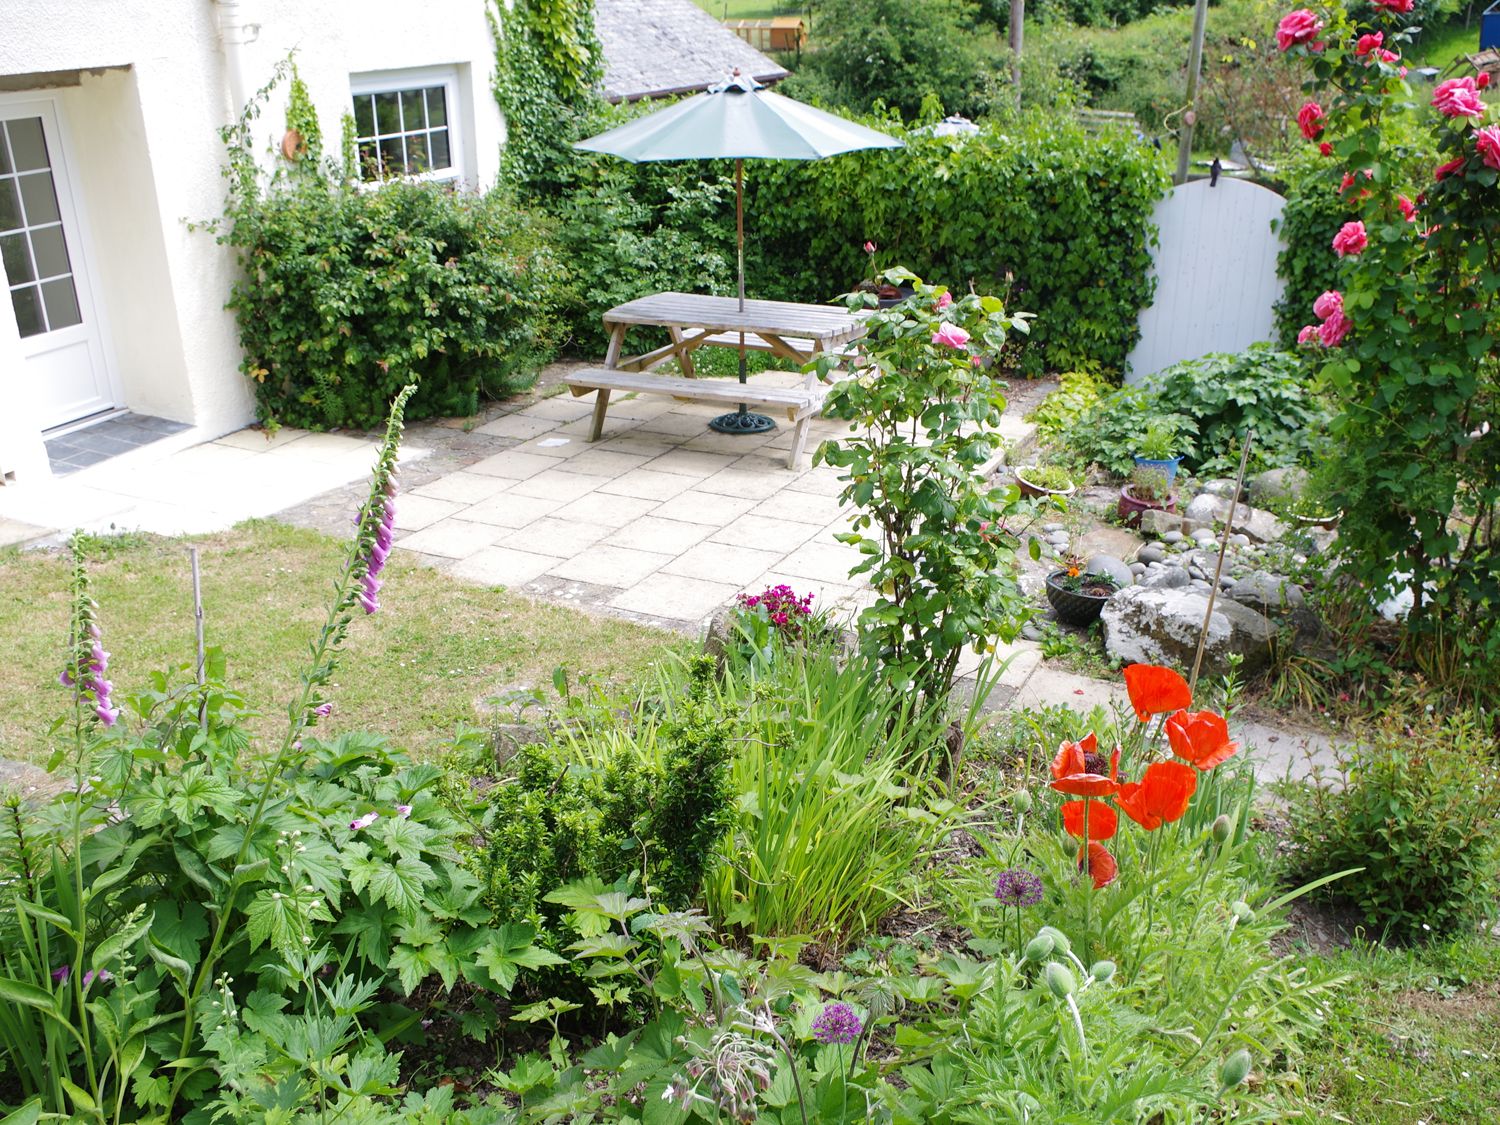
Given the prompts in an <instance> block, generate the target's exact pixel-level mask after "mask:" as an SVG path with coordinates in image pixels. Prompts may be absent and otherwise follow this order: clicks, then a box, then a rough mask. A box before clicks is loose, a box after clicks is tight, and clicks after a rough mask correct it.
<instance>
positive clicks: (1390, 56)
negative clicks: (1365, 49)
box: [1375, 50, 1406, 78]
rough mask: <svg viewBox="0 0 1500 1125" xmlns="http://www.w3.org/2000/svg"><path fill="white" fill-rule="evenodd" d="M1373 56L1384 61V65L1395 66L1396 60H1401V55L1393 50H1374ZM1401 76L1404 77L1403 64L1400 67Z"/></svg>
mask: <svg viewBox="0 0 1500 1125" xmlns="http://www.w3.org/2000/svg"><path fill="white" fill-rule="evenodd" d="M1375 57H1376V58H1377V59H1379V60H1380V61H1381V62H1383V63H1385V64H1386V66H1395V65H1396V64H1397V63H1398V62H1400V61H1401V56H1400V55H1398V54H1396V52H1395V51H1385V50H1380V51H1376V52H1375ZM1401 77H1402V78H1405V77H1406V67H1404V66H1403V67H1402V68H1401Z"/></svg>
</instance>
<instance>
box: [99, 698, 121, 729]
mask: <svg viewBox="0 0 1500 1125" xmlns="http://www.w3.org/2000/svg"><path fill="white" fill-rule="evenodd" d="M94 714H96V715H98V716H99V721H100V722H101V723H103V724H104V725H105V726H106V727H112V726H114V725H115V721H116V720H117V719H119V717H120V709H119V708H118V707H111V706H110V705H109V703H108V702H107V701H106V702H104V703H100V704H99V705H98V706H97V707H95V708H94Z"/></svg>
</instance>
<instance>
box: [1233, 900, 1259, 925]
mask: <svg viewBox="0 0 1500 1125" xmlns="http://www.w3.org/2000/svg"><path fill="white" fill-rule="evenodd" d="M1229 912H1230V913H1231V914H1233V915H1234V916H1235V918H1237V919H1238V920H1239V921H1240V922H1241V923H1244V922H1248V921H1250V919H1252V918H1254V917H1255V911H1253V910H1251V909H1250V904H1249V903H1248V902H1243V901H1241V902H1231V903H1230V904H1229Z"/></svg>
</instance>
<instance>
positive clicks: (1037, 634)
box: [1021, 621, 1042, 641]
mask: <svg viewBox="0 0 1500 1125" xmlns="http://www.w3.org/2000/svg"><path fill="white" fill-rule="evenodd" d="M1021 636H1023V637H1025V638H1026V639H1027V640H1028V641H1039V640H1041V639H1042V631H1041V630H1040V629H1038V628H1037V627H1036V626H1035V625H1033V624H1032V623H1031V622H1030V621H1028V622H1026V624H1025V625H1022V626H1021Z"/></svg>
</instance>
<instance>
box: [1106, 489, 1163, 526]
mask: <svg viewBox="0 0 1500 1125" xmlns="http://www.w3.org/2000/svg"><path fill="white" fill-rule="evenodd" d="M1116 510H1117V511H1118V512H1119V513H1120V519H1121V520H1123V521H1124V523H1125V526H1126V527H1140V526H1141V513H1142V512H1149V511H1152V510H1155V511H1160V512H1176V511H1177V493H1175V492H1174V493H1172V494H1171V495H1170V496H1168V497H1167V498H1166V499H1165V500H1142V499H1140V498H1139V497H1137V496H1136V495H1135V493H1133V492H1131V491H1130V485H1128V484H1127V485H1126V486H1125V487H1124V488H1122V489H1120V504H1119V507H1118V508H1117V509H1116Z"/></svg>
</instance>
